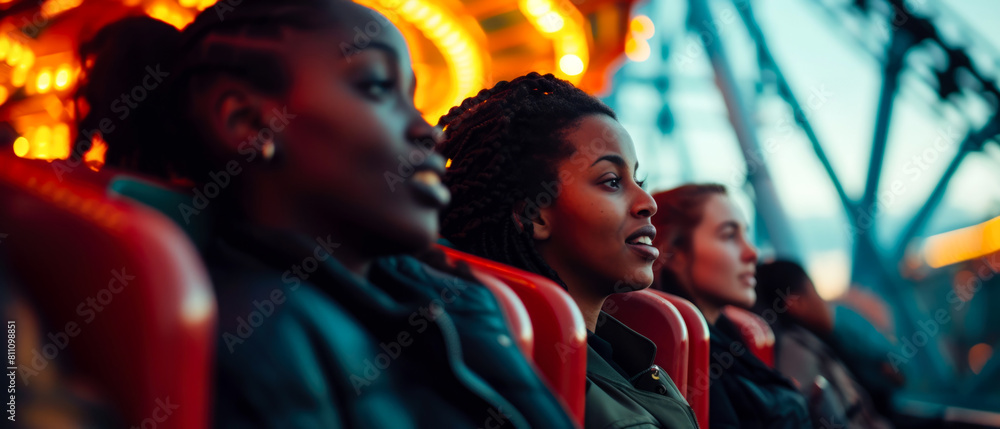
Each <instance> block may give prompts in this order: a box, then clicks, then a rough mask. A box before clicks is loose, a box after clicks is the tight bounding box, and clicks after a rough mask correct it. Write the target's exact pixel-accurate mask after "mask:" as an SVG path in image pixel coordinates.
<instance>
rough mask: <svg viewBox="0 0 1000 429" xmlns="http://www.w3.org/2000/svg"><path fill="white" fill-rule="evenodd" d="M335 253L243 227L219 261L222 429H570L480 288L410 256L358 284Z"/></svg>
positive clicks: (319, 244)
mask: <svg viewBox="0 0 1000 429" xmlns="http://www.w3.org/2000/svg"><path fill="white" fill-rule="evenodd" d="M336 247H337V245H336V244H335V243H329V242H326V241H325V240H323V239H322V238H320V239H318V240H308V239H302V238H295V237H292V236H290V235H287V234H276V233H271V232H264V231H261V230H243V231H242V232H241V233H239V234H229V235H228V236H227V238H226V239H225V240H224V241H222V242H220V243H219V244H218V245H217V246H216V248H215V249H214V251H213V252H212V255H213V257H212V258H210V263H209V266H210V269H211V271H212V279H213V282H214V283H215V286H216V288H217V292H218V302H219V324H220V327H219V328H220V329H219V332H220V338H219V347H218V368H217V385H216V391H217V393H216V415H215V421H216V424H217V425H218V426H220V427H227V428H229V427H281V428H292V427H302V428H306V427H309V428H318V427H323V428H337V427H351V428H354V427H386V428H408V427H434V428H439V427H469V428H486V429H492V428H498V427H519V428H521V427H545V428H570V427H573V423H572V421H571V420H570V418H569V416H568V415H567V414H566V412H565V411H564V410H563V408H562V406H561V405H560V403H559V402H558V400H557V399H556V398H555V396H554V395H553V394H552V393H551V392H550V391H549V390H548V389H547V388H546V387H545V385H544V384H543V382H542V381H541V379H540V378H539V376H538V375H537V373H536V372H535V369H534V367H533V366H532V365H531V364H530V363H529V362H528V361H527V360H526V359H525V358H524V356H523V355H522V354H521V352H520V350H519V349H518V348H517V346H516V345H515V344H514V342H513V341H512V338H511V334H510V332H509V331H508V329H507V326H506V323H505V321H504V319H503V316H502V314H501V312H500V308H499V306H498V304H497V302H496V300H495V299H494V297H493V296H492V294H491V293H490V292H489V291H488V290H487V289H486V288H485V287H483V286H482V285H479V284H478V283H474V282H470V281H466V280H462V279H458V278H456V277H453V276H451V275H448V274H445V273H442V272H440V271H437V270H434V269H432V268H430V267H428V266H426V265H425V264H423V263H421V262H419V261H418V260H416V259H414V258H412V257H405V256H400V257H390V258H382V259H379V260H377V261H376V262H375V263H374V265H373V267H372V268H371V272H370V274H369V278H368V279H366V280H362V279H360V278H357V277H356V276H354V275H352V274H351V273H349V272H348V271H347V270H346V269H345V268H344V267H343V266H342V265H341V264H340V263H338V262H337V260H336V259H335V257H329V256H327V255H328V254H329V253H332V254H333V255H334V256H335V255H336V252H337V250H336ZM254 312H256V313H257V314H255V313H254Z"/></svg>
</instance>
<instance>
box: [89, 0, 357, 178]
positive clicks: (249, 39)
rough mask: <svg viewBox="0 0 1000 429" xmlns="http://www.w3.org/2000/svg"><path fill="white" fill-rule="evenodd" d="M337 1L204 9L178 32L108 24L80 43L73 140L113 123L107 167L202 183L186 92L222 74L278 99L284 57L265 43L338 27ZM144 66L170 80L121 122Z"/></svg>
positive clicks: (201, 159)
mask: <svg viewBox="0 0 1000 429" xmlns="http://www.w3.org/2000/svg"><path fill="white" fill-rule="evenodd" d="M342 3H348V2H346V1H344V0H338V1H326V0H286V1H277V0H244V1H243V2H242V3H241V4H240V5H239V7H235V8H232V10H228V11H226V12H225V13H224V14H222V15H220V13H219V11H217V10H216V9H215V8H209V9H206V10H205V11H203V12H201V13H200V14H199V15H198V16H197V18H196V19H195V21H194V22H192V23H191V24H190V25H189V26H187V27H186V28H185V29H184V31H183V32H178V31H177V30H175V29H173V28H172V27H170V26H169V25H167V24H164V23H162V22H159V21H157V20H154V19H152V18H149V17H131V18H126V19H123V20H121V21H118V22H116V23H113V24H110V25H108V26H107V27H105V28H104V29H102V30H101V31H100V32H98V33H97V34H96V35H95V37H94V38H93V39H92V40H90V41H89V42H87V43H84V44H82V45H81V47H80V56H81V58H83V59H84V60H85V61H84V62H85V63H88V61H86V60H87V59H92V60H93V61H92V62H91V64H90V66H88V67H87V69H86V70H85V71H84V76H85V79H84V85H82V86H81V87H80V91H79V93H78V96H80V97H82V98H84V99H85V100H86V102H87V103H86V104H87V105H89V106H90V111H89V112H88V113H87V115H86V116H85V117H83V119H82V120H81V122H80V125H79V130H80V131H81V135H85V134H83V133H84V132H87V131H90V130H95V129H97V128H99V124H100V121H101V120H108V119H112V120H114V122H113V123H114V124H115V125H116V129H115V130H114V131H113V132H111V133H109V134H108V135H106V136H104V137H105V140H106V141H107V142H108V152H107V154H106V161H107V164H108V165H111V166H115V167H119V168H122V169H126V170H133V171H139V172H143V173H146V174H150V175H153V176H158V177H162V178H167V179H169V178H171V176H174V177H178V176H179V177H183V178H186V179H190V180H193V181H195V182H199V183H200V182H203V181H206V180H209V179H208V177H207V175H208V173H209V172H210V171H216V170H218V169H219V168H220V165H219V163H218V162H217V160H215V159H214V158H215V157H214V156H213V152H212V151H211V149H210V147H209V146H210V145H208V144H207V142H205V141H204V139H203V138H202V136H200V135H199V133H198V131H197V130H198V129H199V127H197V126H194V125H195V124H196V123H197V120H196V118H191V117H189V116H188V113H189V112H191V109H190V106H191V100H192V96H193V94H195V93H197V92H198V91H200V90H201V89H203V88H205V87H206V86H208V85H209V84H211V83H212V82H213V80H214V79H216V78H218V77H220V76H223V75H228V76H234V77H237V78H239V79H241V80H242V81H244V82H245V83H247V84H248V85H250V86H252V87H254V88H255V89H257V90H259V91H261V92H264V93H266V94H270V95H277V94H281V93H284V92H285V91H286V90H287V89H288V88H289V86H290V84H291V74H290V71H289V70H288V69H287V59H286V58H285V57H284V55H283V54H284V53H283V52H282V50H281V49H280V48H276V47H275V46H276V45H278V44H277V43H270V46H268V45H269V44H268V43H266V42H280V41H281V40H282V39H283V38H284V34H285V32H284V30H285V29H294V30H299V31H309V30H315V29H319V28H328V27H330V26H331V25H338V24H341V23H340V22H339V18H338V17H337V8H338V7H339V6H340V5H341V4H342ZM348 28H349V27H348ZM262 42H264V43H262ZM151 68H155V69H156V70H162V71H163V72H166V73H168V75H169V76H168V77H167V78H166V79H165V81H164V82H163V83H162V84H160V86H158V87H157V88H156V89H154V90H150V91H149V94H148V96H147V100H145V101H144V102H143V103H142V104H141V105H139V107H137V108H135V109H133V110H131V111H130V112H129V116H127V117H122V116H121V113H119V112H120V110H115V106H120V105H121V103H120V102H119V103H118V104H114V103H115V100H116V99H117V98H118V97H119V96H120V95H121V94H127V93H128V92H129V91H130V90H131V89H132V88H133V87H134V86H135V85H137V84H139V83H141V82H143V78H144V77H145V75H146V74H147V70H148V69H151ZM118 118H121V119H120V120H119V119H118ZM84 143H85V144H84V145H82V146H81V148H80V149H81V150H76V151H74V154H73V155H74V156H79V155H81V154H82V153H83V152H86V150H88V149H89V141H88V142H84ZM223 164H224V162H223Z"/></svg>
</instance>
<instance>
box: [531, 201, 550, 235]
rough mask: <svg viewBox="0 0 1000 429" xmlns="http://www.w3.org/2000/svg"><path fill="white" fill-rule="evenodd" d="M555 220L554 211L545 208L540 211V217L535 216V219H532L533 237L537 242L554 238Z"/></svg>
mask: <svg viewBox="0 0 1000 429" xmlns="http://www.w3.org/2000/svg"><path fill="white" fill-rule="evenodd" d="M553 218H554V216H553V215H552V211H551V210H550V209H549V207H545V208H543V209H541V210H539V211H538V216H535V218H534V219H531V223H532V224H533V227H532V231H533V236H532V238H534V239H535V240H538V241H545V240H548V239H549V237H551V236H552V219H553Z"/></svg>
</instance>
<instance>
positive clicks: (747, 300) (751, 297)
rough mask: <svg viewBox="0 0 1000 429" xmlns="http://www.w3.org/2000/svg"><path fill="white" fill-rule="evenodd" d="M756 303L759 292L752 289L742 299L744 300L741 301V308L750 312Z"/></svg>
mask: <svg viewBox="0 0 1000 429" xmlns="http://www.w3.org/2000/svg"><path fill="white" fill-rule="evenodd" d="M756 303H757V292H756V291H754V290H753V289H750V290H749V293H748V294H746V295H745V296H744V297H742V299H741V300H740V303H739V306H740V307H743V308H745V309H748V310H749V309H751V308H753V305H754V304H756Z"/></svg>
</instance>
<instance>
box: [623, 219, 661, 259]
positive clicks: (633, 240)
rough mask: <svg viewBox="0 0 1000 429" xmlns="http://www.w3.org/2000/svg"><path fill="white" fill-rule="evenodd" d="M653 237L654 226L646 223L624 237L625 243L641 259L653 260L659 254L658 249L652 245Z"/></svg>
mask: <svg viewBox="0 0 1000 429" xmlns="http://www.w3.org/2000/svg"><path fill="white" fill-rule="evenodd" d="M654 238H656V228H655V227H653V225H646V226H643V227H642V228H639V229H637V230H635V232H633V233H632V235H629V236H628V238H626V239H625V244H626V245H627V246H628V247H629V249H631V250H632V251H633V252H636V253H637V254H639V256H641V257H642V258H643V259H645V260H647V261H655V260H656V258H658V257H659V256H660V251H659V249H657V248H655V247H653V239H654Z"/></svg>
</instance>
